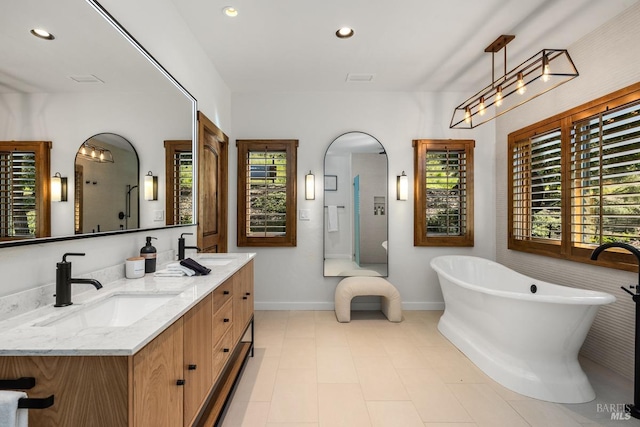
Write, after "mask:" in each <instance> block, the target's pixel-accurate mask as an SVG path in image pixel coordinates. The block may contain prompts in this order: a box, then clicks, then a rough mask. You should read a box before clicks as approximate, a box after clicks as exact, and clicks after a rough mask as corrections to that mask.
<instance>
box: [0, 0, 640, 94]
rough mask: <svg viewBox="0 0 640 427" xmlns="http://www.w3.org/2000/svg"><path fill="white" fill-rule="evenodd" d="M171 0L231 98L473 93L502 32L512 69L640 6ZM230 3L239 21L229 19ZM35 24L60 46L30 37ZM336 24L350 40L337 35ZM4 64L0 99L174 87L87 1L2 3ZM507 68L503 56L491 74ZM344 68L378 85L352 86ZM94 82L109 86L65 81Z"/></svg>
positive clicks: (465, 0) (598, 1) (562, 1)
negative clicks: (349, 30) (348, 31)
mask: <svg viewBox="0 0 640 427" xmlns="http://www.w3.org/2000/svg"><path fill="white" fill-rule="evenodd" d="M172 1H173V3H174V5H175V7H176V9H177V10H178V12H179V13H180V14H181V15H182V16H183V18H184V20H185V21H186V22H187V24H188V25H189V27H190V28H191V30H192V31H193V33H194V35H195V36H196V38H197V39H198V41H199V42H200V43H201V45H202V47H203V48H204V49H205V51H206V52H207V53H208V55H209V56H210V58H211V61H212V62H213V63H214V64H215V66H216V68H217V69H218V71H219V72H220V74H221V76H222V78H223V79H224V81H225V82H226V83H227V85H228V86H229V88H230V89H231V91H232V92H254V91H257V92H260V91H288V92H305V91H443V90H446V91H461V92H471V93H473V92H475V91H477V90H479V89H480V88H481V87H484V86H486V85H487V84H489V83H490V75H491V54H489V53H484V48H485V47H487V46H488V45H489V44H490V43H491V42H493V41H494V40H495V39H496V38H497V37H498V36H499V35H501V34H514V35H515V36H516V38H515V40H513V41H512V42H511V43H510V44H509V46H508V68H509V69H511V68H513V67H515V66H516V65H518V64H519V63H520V62H522V61H523V60H525V59H527V58H528V57H529V56H531V55H533V54H534V53H536V52H538V51H540V50H541V49H543V48H560V49H562V48H567V47H568V46H570V45H571V44H572V43H573V42H575V41H576V40H577V39H579V38H580V37H582V36H584V35H585V34H587V33H588V32H590V31H591V30H593V29H594V28H596V27H598V26H600V25H601V24H603V23H604V22H606V21H607V20H609V19H611V18H613V17H614V16H616V15H617V14H619V13H622V12H623V11H624V9H625V8H627V7H629V6H631V5H633V4H634V3H636V2H637V1H638V0H440V1H435V0H396V1H389V0H316V1H313V0H172ZM227 5H231V6H234V7H236V8H237V9H238V10H239V15H238V16H237V17H236V18H233V19H231V18H228V17H226V16H224V15H223V14H222V9H223V7H224V6H227ZM36 26H44V27H46V28H48V29H49V30H50V31H52V32H53V33H54V34H55V35H56V39H55V40H53V41H50V42H48V41H44V40H39V39H36V38H35V37H33V36H31V35H30V34H29V33H28V31H29V29H31V28H33V27H36ZM341 26H351V27H353V28H354V29H355V36H354V37H353V38H351V39H346V40H341V39H338V38H337V37H336V36H335V31H336V30H337V29H338V28H339V27H341ZM95 30H99V31H97V32H96V31H95ZM136 31H137V32H139V31H141V30H140V29H136ZM0 58H1V60H0V93H11V92H23V93H25V92H26V93H34V92H60V91H64V92H79V91H98V92H100V91H111V92H112V91H114V90H117V91H143V90H151V91H157V90H159V89H158V88H159V87H163V88H167V87H169V86H171V85H167V83H166V80H165V79H164V77H163V76H162V75H161V74H160V73H159V72H157V71H156V70H153V71H150V69H152V67H151V65H150V64H149V63H148V62H147V61H146V60H145V59H144V58H143V57H142V56H141V55H140V54H139V53H138V52H137V51H135V49H133V48H132V47H131V46H130V45H129V44H128V42H126V41H125V40H124V39H123V38H122V37H121V36H120V35H119V34H118V33H117V32H116V31H114V30H113V28H111V27H110V26H109V24H107V23H106V22H105V21H104V20H103V19H102V18H101V17H100V16H99V15H98V14H97V13H96V12H95V11H94V10H93V9H92V8H91V7H90V6H89V5H88V4H87V3H86V2H85V1H83V0H56V1H55V2H52V1H50V0H20V1H17V0H15V1H7V0H2V1H0ZM577 65H578V67H579V64H577ZM502 67H503V61H502V52H499V53H498V54H497V55H496V68H497V72H496V76H497V75H498V73H501V72H502ZM578 70H579V68H578ZM349 73H352V74H373V75H374V79H373V81H372V82H370V83H362V82H347V81H346V77H347V75H348V74H349ZM89 75H95V76H96V77H98V78H100V79H101V80H103V81H104V84H102V83H97V84H95V83H90V84H86V83H75V82H73V80H72V79H71V78H70V77H71V76H89Z"/></svg>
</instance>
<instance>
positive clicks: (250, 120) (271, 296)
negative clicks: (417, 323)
mask: <svg viewBox="0 0 640 427" xmlns="http://www.w3.org/2000/svg"><path fill="white" fill-rule="evenodd" d="M464 98H465V97H464V95H462V94H432V93H422V94H415V93H368V94H367V93H347V92H345V93H296V94H294V93H278V94H267V93H237V94H233V96H232V109H231V112H232V119H233V126H232V128H233V130H234V131H233V133H232V134H231V135H230V136H231V139H232V141H235V139H236V138H237V139H251V138H265V139H276V138H292V139H298V140H299V143H300V145H299V147H298V177H297V178H298V189H299V191H298V209H309V210H310V211H311V221H298V246H297V247H295V248H237V247H236V246H235V244H236V236H235V233H234V232H231V233H230V250H231V251H236V250H238V251H246V252H257V254H258V256H257V257H256V260H255V263H256V264H255V265H256V269H255V276H256V282H255V283H256V285H255V292H256V299H255V301H256V308H257V309H332V308H333V295H334V291H335V286H336V284H337V283H338V281H339V280H340V278H336V277H331V278H324V277H323V276H322V258H323V255H322V238H323V216H324V215H323V200H322V191H321V190H322V180H321V179H316V194H317V195H318V197H316V200H304V191H303V180H304V175H305V174H306V173H308V171H309V170H311V171H312V172H313V173H314V174H315V175H316V177H322V175H323V160H324V154H325V150H326V149H327V147H328V146H329V144H330V143H331V142H332V141H333V140H334V139H335V138H336V137H337V136H339V135H341V134H343V133H345V132H348V131H362V132H366V133H368V134H370V135H372V136H374V137H375V138H376V139H378V140H379V141H380V142H381V143H382V145H383V146H384V147H385V149H386V151H387V155H388V157H389V177H388V183H389V194H388V206H387V208H388V215H389V217H388V220H389V280H390V281H391V282H392V283H393V284H394V285H396V287H397V288H398V290H399V291H400V295H401V296H402V301H403V304H404V307H405V309H425V308H442V306H443V304H442V294H441V292H440V286H439V284H438V281H437V278H436V275H435V273H434V272H433V270H431V268H430V267H429V260H430V259H431V258H432V257H434V256H436V255H441V254H451V253H464V254H474V255H479V256H483V257H486V258H490V259H494V257H495V228H494V217H495V214H496V212H495V174H494V164H495V149H494V144H495V143H494V141H495V135H494V127H493V126H491V125H489V126H481V127H479V128H477V129H475V130H472V131H468V130H449V128H448V123H449V118H450V114H451V112H452V111H453V107H454V106H455V105H457V103H459V102H460V101H461V100H462V99H464ZM418 138H460V139H462V138H464V139H467V138H471V139H475V140H476V149H475V150H476V151H475V162H476V163H475V167H476V169H475V189H476V190H475V191H476V194H475V196H476V198H475V200H476V202H475V203H476V205H475V221H476V223H475V225H476V227H475V230H476V236H475V247H474V248H424V247H414V246H413V201H412V200H409V201H406V202H401V201H397V200H396V197H395V181H396V176H397V175H400V174H401V173H402V171H403V170H404V171H406V172H407V175H411V174H412V170H413V149H412V146H411V141H412V140H413V139H418ZM233 143H234V142H233ZM234 145H235V144H234ZM236 153H237V151H236V150H231V156H230V157H231V158H230V161H229V165H230V168H229V176H230V180H231V181H232V182H231V184H230V193H229V201H230V209H229V230H235V229H236V223H237V221H236V213H237V212H236V203H235V200H236V191H235V175H236Z"/></svg>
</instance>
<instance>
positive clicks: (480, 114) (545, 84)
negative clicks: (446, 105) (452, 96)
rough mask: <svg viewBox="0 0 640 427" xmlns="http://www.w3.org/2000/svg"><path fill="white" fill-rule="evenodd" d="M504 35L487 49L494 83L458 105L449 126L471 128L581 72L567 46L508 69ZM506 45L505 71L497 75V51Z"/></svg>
mask: <svg viewBox="0 0 640 427" xmlns="http://www.w3.org/2000/svg"><path fill="white" fill-rule="evenodd" d="M514 38H515V36H513V35H501V36H500V37H498V38H497V39H496V40H495V41H494V42H493V43H491V44H490V45H489V46H487V48H486V49H485V50H484V51H485V52H491V84H490V85H489V86H487V87H485V88H484V89H482V90H481V91H480V92H478V93H476V94H475V95H473V96H472V97H471V98H469V99H467V100H466V101H464V102H463V103H462V104H460V105H458V106H457V107H456V109H455V110H454V111H453V117H452V118H451V123H450V124H449V128H451V129H454V128H455V129H472V128H474V127H476V126H480V125H481V124H483V123H486V122H488V121H489V120H493V119H495V118H496V117H498V116H500V115H502V114H504V113H506V112H507V111H510V110H512V109H514V108H516V107H518V106H520V105H522V104H524V103H525V102H527V101H530V100H532V99H533V98H537V97H538V96H540V95H542V94H543V93H546V92H548V91H550V90H551V89H554V88H556V87H558V86H560V85H561V84H563V83H566V82H568V81H569V80H572V79H574V78H576V77H577V76H578V70H577V69H576V67H575V65H574V63H573V61H572V60H571V57H570V56H569V52H568V51H567V50H566V49H542V50H541V51H540V52H538V53H536V54H535V55H533V56H532V57H531V58H529V59H527V60H526V61H524V62H523V63H522V64H520V65H518V66H517V67H516V68H514V69H513V70H511V71H509V72H507V44H508V43H509V42H510V41H511V40H513V39H514ZM502 49H504V75H502V76H499V77H498V78H495V54H496V52H499V51H500V50H502Z"/></svg>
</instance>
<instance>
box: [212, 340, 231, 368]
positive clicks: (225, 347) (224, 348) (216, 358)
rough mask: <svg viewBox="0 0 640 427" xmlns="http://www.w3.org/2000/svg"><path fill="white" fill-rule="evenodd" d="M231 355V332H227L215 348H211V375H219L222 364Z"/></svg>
mask: <svg viewBox="0 0 640 427" xmlns="http://www.w3.org/2000/svg"><path fill="white" fill-rule="evenodd" d="M231 353H233V331H231V330H228V331H227V333H226V334H224V337H222V339H221V340H220V342H219V343H218V345H217V346H215V347H214V348H213V375H214V378H215V377H217V376H218V375H220V372H221V371H222V368H224V364H225V363H227V360H229V357H230V356H231Z"/></svg>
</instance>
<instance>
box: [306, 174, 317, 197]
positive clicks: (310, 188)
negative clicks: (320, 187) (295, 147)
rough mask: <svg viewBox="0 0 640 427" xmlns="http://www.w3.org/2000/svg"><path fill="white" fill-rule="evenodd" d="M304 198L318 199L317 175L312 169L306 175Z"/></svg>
mask: <svg viewBox="0 0 640 427" xmlns="http://www.w3.org/2000/svg"><path fill="white" fill-rule="evenodd" d="M304 198H305V199H306V200H315V199H316V177H315V176H313V174H312V173H311V171H309V173H308V174H306V175H305V176H304Z"/></svg>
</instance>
